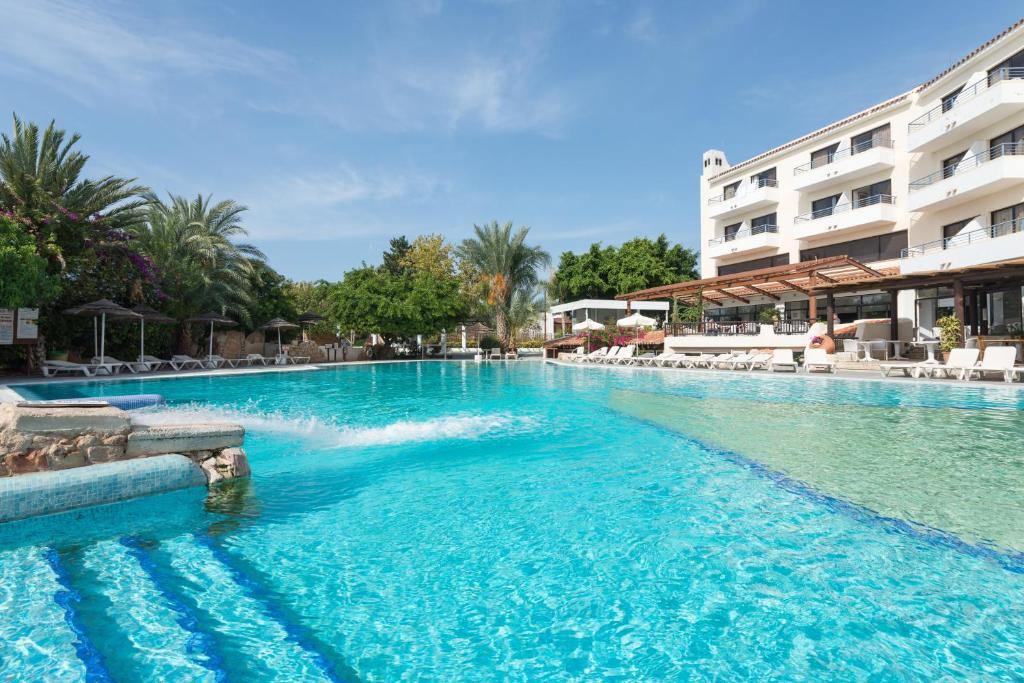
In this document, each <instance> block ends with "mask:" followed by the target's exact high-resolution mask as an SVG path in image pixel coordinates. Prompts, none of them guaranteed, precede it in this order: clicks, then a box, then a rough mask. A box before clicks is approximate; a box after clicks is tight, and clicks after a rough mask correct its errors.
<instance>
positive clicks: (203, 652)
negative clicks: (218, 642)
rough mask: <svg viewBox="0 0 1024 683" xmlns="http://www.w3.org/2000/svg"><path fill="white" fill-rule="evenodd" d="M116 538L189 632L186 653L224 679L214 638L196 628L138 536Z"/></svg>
mask: <svg viewBox="0 0 1024 683" xmlns="http://www.w3.org/2000/svg"><path fill="white" fill-rule="evenodd" d="M119 542H120V543H121V545H122V546H124V547H125V548H126V549H127V550H128V553H129V554H130V555H131V556H132V557H134V558H135V560H136V561H137V562H138V563H139V566H140V567H142V571H143V572H145V574H146V576H148V577H149V580H150V581H152V582H153V585H154V586H155V587H156V589H157V591H159V592H160V595H161V596H163V598H164V600H166V601H167V604H168V605H169V606H170V608H171V610H172V611H173V612H174V613H175V614H176V615H177V617H176V618H175V621H176V622H177V623H178V625H179V626H181V628H183V629H184V630H185V631H186V632H187V633H188V634H189V637H188V641H187V644H186V647H187V650H188V653H189V654H190V655H193V660H194V661H195V662H196V663H197V664H199V665H200V666H201V667H203V668H204V669H207V670H208V671H211V672H213V675H214V678H215V680H217V681H218V682H219V683H223V682H224V681H227V680H228V676H227V672H226V671H225V670H224V668H223V666H222V665H221V660H220V657H219V656H218V655H217V651H216V648H215V645H214V642H213V639H212V638H211V637H210V636H209V635H208V634H206V633H204V632H203V631H202V629H200V628H199V619H197V618H196V616H195V614H194V613H193V612H192V610H191V609H189V607H188V605H186V604H185V603H184V602H183V601H182V600H181V599H180V598H179V597H178V596H177V595H176V594H175V593H174V591H172V590H171V589H170V588H168V586H167V585H166V583H165V582H164V581H163V579H162V577H161V576H160V572H159V571H158V570H157V568H156V565H155V563H154V562H153V560H152V559H151V558H150V557H149V555H148V554H147V553H146V551H145V549H144V548H143V547H142V544H141V543H140V542H139V539H138V538H135V537H132V536H124V537H122V538H120V539H119ZM196 655H200V656H196Z"/></svg>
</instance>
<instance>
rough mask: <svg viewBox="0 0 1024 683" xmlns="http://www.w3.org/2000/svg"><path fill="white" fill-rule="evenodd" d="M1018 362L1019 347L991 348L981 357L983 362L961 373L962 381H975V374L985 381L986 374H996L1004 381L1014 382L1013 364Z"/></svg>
mask: <svg viewBox="0 0 1024 683" xmlns="http://www.w3.org/2000/svg"><path fill="white" fill-rule="evenodd" d="M1016 360H1017V347H1015V346H990V347H988V348H987V349H985V355H984V356H982V357H981V362H979V363H977V364H975V365H974V367H971V368H964V369H962V370H961V371H960V379H962V380H965V381H968V382H969V381H971V380H972V379H974V375H975V374H977V375H978V377H980V378H981V379H984V378H985V374H986V373H992V372H996V373H999V374H1001V375H1002V376H1003V380H1004V381H1006V382H1012V381H1013V375H1014V372H1016V371H1015V370H1014V367H1013V364H1014V363H1015V362H1016Z"/></svg>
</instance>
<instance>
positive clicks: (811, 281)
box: [807, 270, 818, 325]
mask: <svg viewBox="0 0 1024 683" xmlns="http://www.w3.org/2000/svg"><path fill="white" fill-rule="evenodd" d="M815 284H817V278H816V277H814V271H813V270H812V271H811V276H810V277H809V278H808V279H807V319H808V321H810V323H811V324H812V325H813V324H814V323H815V322H816V321H817V320H818V300H817V298H815V294H814V285H815Z"/></svg>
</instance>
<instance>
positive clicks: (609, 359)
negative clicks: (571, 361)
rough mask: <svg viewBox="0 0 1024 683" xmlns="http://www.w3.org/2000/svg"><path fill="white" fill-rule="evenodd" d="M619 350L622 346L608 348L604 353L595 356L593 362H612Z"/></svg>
mask: <svg viewBox="0 0 1024 683" xmlns="http://www.w3.org/2000/svg"><path fill="white" fill-rule="evenodd" d="M620 351H622V347H621V346H613V347H611V348H610V349H608V353H606V354H604V355H603V356H598V357H597V358H595V359H594V360H593V362H594V363H614V362H615V358H616V357H617V356H618V355H619V352H620Z"/></svg>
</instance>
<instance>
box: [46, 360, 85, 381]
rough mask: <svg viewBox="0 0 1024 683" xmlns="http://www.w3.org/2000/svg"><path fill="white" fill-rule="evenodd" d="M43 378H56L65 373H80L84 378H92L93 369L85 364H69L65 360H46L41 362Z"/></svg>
mask: <svg viewBox="0 0 1024 683" xmlns="http://www.w3.org/2000/svg"><path fill="white" fill-rule="evenodd" d="M40 369H41V370H42V371H43V376H44V377H56V376H57V375H60V374H63V373H67V374H69V375H73V374H75V373H77V372H80V373H82V374H83V375H85V376H86V377H92V376H93V372H94V370H95V368H93V367H92V366H91V365H88V364H86V363H71V362H69V361H66V360H46V361H43V365H42V368H40Z"/></svg>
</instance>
